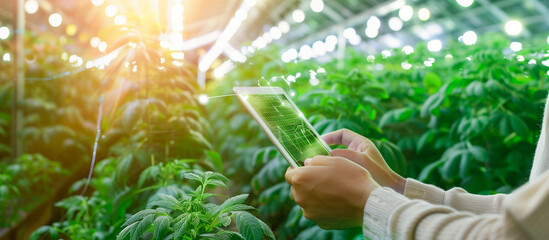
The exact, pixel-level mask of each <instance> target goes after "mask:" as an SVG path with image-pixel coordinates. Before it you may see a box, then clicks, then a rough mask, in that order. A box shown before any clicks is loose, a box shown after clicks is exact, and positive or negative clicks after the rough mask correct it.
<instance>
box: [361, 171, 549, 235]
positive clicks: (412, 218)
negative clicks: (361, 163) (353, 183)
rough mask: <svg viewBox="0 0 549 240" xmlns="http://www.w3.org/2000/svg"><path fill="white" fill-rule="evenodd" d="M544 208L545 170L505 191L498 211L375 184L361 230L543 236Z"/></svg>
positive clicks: (547, 195)
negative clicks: (465, 208) (459, 206)
mask: <svg viewBox="0 0 549 240" xmlns="http://www.w3.org/2000/svg"><path fill="white" fill-rule="evenodd" d="M547 209H549V172H546V173H545V174H544V175H543V177H540V178H539V179H537V180H536V181H535V182H531V183H528V184H526V185H524V186H523V187H521V188H519V189H517V190H516V191H515V192H513V193H512V194H510V195H509V197H507V198H506V199H505V201H504V203H503V207H502V208H501V211H500V212H499V213H489V214H480V215H475V214H473V213H470V212H460V211H457V210H456V209H453V208H450V207H448V206H441V205H433V204H431V203H428V202H426V201H423V200H419V199H415V200H410V199H408V198H406V197H404V196H402V195H400V194H398V193H396V192H394V191H393V190H391V189H389V188H378V189H376V190H374V191H372V193H371V194H370V197H369V199H368V201H367V202H366V206H365V208H364V224H363V230H364V236H365V237H369V238H372V239H544V238H546V237H547V236H549V228H548V227H547V226H546V225H547V222H548V221H549V211H547Z"/></svg>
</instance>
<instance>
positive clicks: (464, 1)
mask: <svg viewBox="0 0 549 240" xmlns="http://www.w3.org/2000/svg"><path fill="white" fill-rule="evenodd" d="M456 2H457V3H458V4H459V5H461V6H462V7H469V6H471V5H472V4H473V3H474V2H475V0H456Z"/></svg>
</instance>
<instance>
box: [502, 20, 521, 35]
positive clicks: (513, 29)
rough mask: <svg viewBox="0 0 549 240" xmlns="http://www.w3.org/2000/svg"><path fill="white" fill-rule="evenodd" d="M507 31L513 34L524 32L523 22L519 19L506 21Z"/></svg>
mask: <svg viewBox="0 0 549 240" xmlns="http://www.w3.org/2000/svg"><path fill="white" fill-rule="evenodd" d="M505 32H506V33H507V34H509V35H511V36H516V35H519V34H520V32H522V23H520V22H519V21H517V20H509V21H507V23H505Z"/></svg>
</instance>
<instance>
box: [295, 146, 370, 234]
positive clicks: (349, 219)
mask: <svg viewBox="0 0 549 240" xmlns="http://www.w3.org/2000/svg"><path fill="white" fill-rule="evenodd" d="M286 182H288V183H289V184H290V185H292V187H291V193H292V196H293V197H294V199H295V201H296V203H297V204H298V205H299V206H301V208H302V209H303V215H304V216H305V217H306V218H307V219H310V220H312V221H314V222H315V223H317V224H318V225H319V226H320V227H321V228H324V229H344V228H350V227H355V226H360V225H362V218H363V214H364V205H365V204H366V201H367V200H368V197H369V196H370V192H371V191H373V190H374V189H375V188H377V187H379V185H378V184H377V183H376V182H375V181H374V180H373V179H372V177H371V176H370V173H368V171H367V170H366V169H364V168H362V167H361V166H359V165H358V164H356V163H354V162H352V161H349V160H347V159H345V158H342V157H328V156H316V157H314V158H312V159H307V160H306V161H305V166H304V167H298V168H291V167H290V168H288V170H287V171H286Z"/></svg>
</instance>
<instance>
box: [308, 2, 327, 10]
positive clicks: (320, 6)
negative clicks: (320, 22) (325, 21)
mask: <svg viewBox="0 0 549 240" xmlns="http://www.w3.org/2000/svg"><path fill="white" fill-rule="evenodd" d="M311 10H313V12H322V10H324V2H323V1H322V0H312V1H311Z"/></svg>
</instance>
